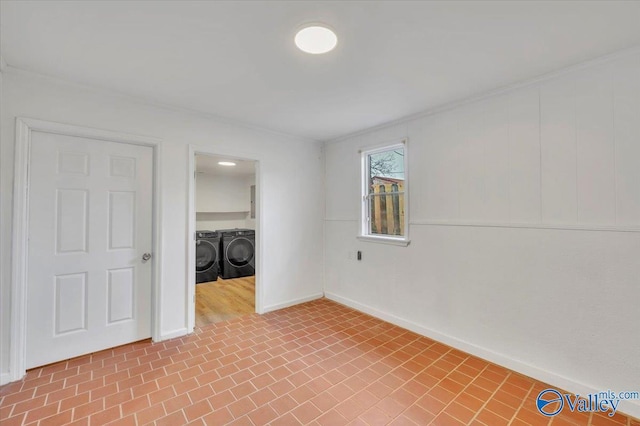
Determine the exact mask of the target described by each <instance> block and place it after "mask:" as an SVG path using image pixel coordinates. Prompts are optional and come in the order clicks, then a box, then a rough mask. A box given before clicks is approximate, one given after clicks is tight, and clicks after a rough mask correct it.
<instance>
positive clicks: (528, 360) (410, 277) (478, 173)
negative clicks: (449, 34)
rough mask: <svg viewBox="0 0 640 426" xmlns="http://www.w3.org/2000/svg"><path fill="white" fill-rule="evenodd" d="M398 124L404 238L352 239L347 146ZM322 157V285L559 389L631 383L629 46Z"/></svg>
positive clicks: (639, 157)
mask: <svg viewBox="0 0 640 426" xmlns="http://www.w3.org/2000/svg"><path fill="white" fill-rule="evenodd" d="M402 137H408V138H409V145H408V147H409V155H410V159H409V165H410V168H409V173H410V175H409V179H410V181H409V182H410V183H409V184H410V197H411V204H410V208H411V211H410V238H411V244H410V245H409V246H408V247H398V246H391V245H384V244H375V243H367V242H360V241H358V240H356V234H357V230H358V222H357V220H358V217H359V208H360V201H359V200H360V197H359V195H360V193H359V188H360V186H359V182H360V179H359V155H358V150H359V149H360V148H363V147H367V146H371V145H377V144H380V143H381V142H385V141H394V140H397V139H399V138H402ZM325 157H326V166H325V168H326V170H325V181H326V184H325V191H326V213H325V215H326V216H325V253H326V259H325V294H326V295H327V296H329V297H331V298H334V299H336V300H339V301H342V302H344V303H347V304H350V305H352V306H355V307H358V308H359V309H362V310H365V311H368V312H370V313H373V314H375V315H378V316H381V317H383V318H386V319H388V320H391V321H393V322H396V323H399V324H402V325H404V326H407V327H409V328H412V329H414V330H416V331H418V332H421V333H423V334H426V335H429V336H433V337H435V338H437V339H439V340H441V341H444V342H446V343H449V344H451V345H452V346H456V347H459V348H461V349H463V350H466V351H468V352H471V353H474V354H478V355H480V356H482V357H484V358H487V359H490V360H493V361H496V362H498V363H500V364H502V365H505V366H507V367H511V368H513V369H515V370H519V371H521V372H523V373H525V374H528V375H531V376H533V377H536V378H539V379H542V380H545V381H547V382H549V383H551V384H552V385H554V386H558V387H563V388H565V389H567V390H570V391H574V392H580V393H584V392H586V391H600V390H607V389H612V390H638V384H639V383H640V362H639V361H638V360H640V308H639V303H640V232H639V231H640V53H639V52H638V51H636V52H635V53H632V54H629V55H627V56H625V57H618V58H616V59H614V60H611V61H607V62H604V63H600V64H595V65H592V66H588V67H585V68H581V69H577V70H575V71H571V72H567V73H563V74H558V75H557V76H556V77H553V78H549V79H546V80H542V81H539V82H537V83H535V84H532V85H528V86H524V87H521V88H518V89H514V90H512V91H509V92H505V93H502V94H501V95H496V96H493V97H488V98H486V99H483V100H480V101H476V102H473V103H469V104H466V105H462V106H460V107H458V108H454V109H451V110H449V111H446V112H441V113H438V114H434V115H430V116H424V117H422V118H417V119H413V120H410V121H407V122H403V123H400V124H396V125H393V126H389V127H386V128H382V129H378V130H375V131H370V132H368V133H364V134H361V135H358V136H355V137H352V138H349V139H346V140H342V141H337V142H334V143H329V144H327V145H326V152H325ZM356 250H362V252H363V260H362V261H360V262H358V261H356V260H354V256H353V253H354V252H355V251H356ZM622 407H623V410H624V411H626V412H627V413H629V414H632V415H635V416H640V404H638V403H637V401H636V403H634V404H632V403H626V404H623V405H622Z"/></svg>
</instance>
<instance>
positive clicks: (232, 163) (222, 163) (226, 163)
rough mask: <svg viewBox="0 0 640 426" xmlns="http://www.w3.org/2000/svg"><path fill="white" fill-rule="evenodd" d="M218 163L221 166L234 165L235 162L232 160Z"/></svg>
mask: <svg viewBox="0 0 640 426" xmlns="http://www.w3.org/2000/svg"><path fill="white" fill-rule="evenodd" d="M218 164H220V165H221V166H227V167H231V166H235V165H236V163H234V162H233V161H218Z"/></svg>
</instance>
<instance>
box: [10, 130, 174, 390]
mask: <svg viewBox="0 0 640 426" xmlns="http://www.w3.org/2000/svg"><path fill="white" fill-rule="evenodd" d="M33 132H44V133H53V134H58V135H65V136H77V137H83V138H88V139H96V140H102V141H108V142H119V143H126V144H131V145H141V146H148V147H151V148H152V150H153V194H152V195H153V227H152V244H153V248H152V249H153V253H154V256H153V258H152V261H153V268H152V274H151V338H152V339H153V340H154V341H157V340H160V336H161V333H160V307H161V299H162V298H161V288H162V287H161V285H160V284H161V278H162V262H160V259H161V258H162V256H161V249H162V228H161V225H160V224H161V223H162V221H161V209H160V206H161V204H160V194H161V191H160V187H161V186H160V176H161V175H160V159H161V155H160V153H161V147H162V140H161V139H157V138H152V137H147V136H139V135H131V134H126V133H120V132H113V131H109V130H102V129H93V128H88V127H80V126H75V125H70V124H62V123H56V122H51V121H44V120H38V119H34V118H26V117H18V118H16V136H15V139H16V140H15V156H14V182H13V235H12V260H11V300H10V306H11V320H10V323H11V333H10V348H9V380H10V381H16V380H20V379H22V378H23V377H24V376H25V374H26V362H27V351H26V343H27V291H26V286H27V279H28V267H29V265H28V254H29V253H28V249H29V241H28V236H29V167H30V164H31V139H32V133H33Z"/></svg>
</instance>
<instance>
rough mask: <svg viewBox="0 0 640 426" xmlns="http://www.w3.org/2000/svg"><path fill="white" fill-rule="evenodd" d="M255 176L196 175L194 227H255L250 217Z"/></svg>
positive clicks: (208, 228)
mask: <svg viewBox="0 0 640 426" xmlns="http://www.w3.org/2000/svg"><path fill="white" fill-rule="evenodd" d="M255 182H256V179H255V176H219V175H209V174H204V173H198V174H197V175H196V229H197V230H199V229H202V230H210V231H215V230H217V229H231V228H247V229H256V223H255V219H251V217H250V211H251V185H255Z"/></svg>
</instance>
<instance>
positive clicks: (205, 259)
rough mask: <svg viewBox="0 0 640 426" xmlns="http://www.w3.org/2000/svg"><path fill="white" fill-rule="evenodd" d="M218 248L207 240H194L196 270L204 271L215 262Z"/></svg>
mask: <svg viewBox="0 0 640 426" xmlns="http://www.w3.org/2000/svg"><path fill="white" fill-rule="evenodd" d="M217 259H218V249H217V247H216V246H214V245H213V244H211V243H210V242H209V241H207V240H198V241H196V272H206V271H208V270H209V269H211V268H212V267H213V265H215V264H216V260H217Z"/></svg>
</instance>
